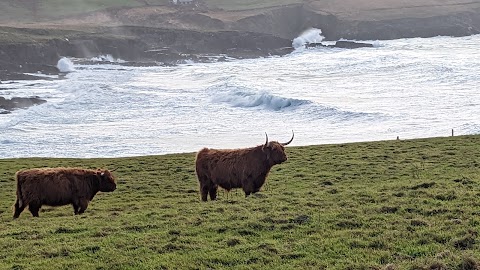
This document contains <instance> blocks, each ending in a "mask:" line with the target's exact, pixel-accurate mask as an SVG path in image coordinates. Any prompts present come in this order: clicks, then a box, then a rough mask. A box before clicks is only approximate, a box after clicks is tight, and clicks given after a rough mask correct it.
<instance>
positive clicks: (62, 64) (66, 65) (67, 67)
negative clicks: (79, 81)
mask: <svg viewBox="0 0 480 270" xmlns="http://www.w3.org/2000/svg"><path fill="white" fill-rule="evenodd" d="M57 68H58V70H59V71H60V72H65V73H66V72H72V71H75V66H74V65H73V62H72V61H70V59H68V58H67V57H62V58H61V59H60V60H58V62H57Z"/></svg>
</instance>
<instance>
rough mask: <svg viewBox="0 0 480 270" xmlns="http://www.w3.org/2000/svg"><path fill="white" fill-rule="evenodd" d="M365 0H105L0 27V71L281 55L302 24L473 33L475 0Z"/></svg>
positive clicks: (352, 35) (351, 31)
mask: <svg viewBox="0 0 480 270" xmlns="http://www.w3.org/2000/svg"><path fill="white" fill-rule="evenodd" d="M372 1H373V4H371V3H370V2H372ZM372 1H361V0H342V1H337V0H323V1H313V0H312V1H311V2H309V3H304V4H294V5H285V6H280V7H272V8H264V9H255V10H241V11H223V10H215V9H212V10H209V9H191V8H180V9H177V8H172V7H162V6H155V7H151V6H147V7H137V8H112V9H106V10H102V11H98V12H93V13H87V14H82V15H78V16H75V17H68V18H63V19H55V20H50V21H43V22H42V23H36V24H24V25H23V26H19V25H18V24H16V25H15V27H3V28H2V27H0V64H1V65H0V74H2V76H0V79H1V78H3V79H5V78H6V77H7V78H15V76H19V75H18V74H20V73H22V72H33V73H34V72H37V71H42V72H45V73H55V72H58V71H57V70H56V68H55V65H56V63H57V61H58V60H59V59H60V57H62V56H70V57H78V58H90V57H93V56H98V55H102V54H110V55H112V56H113V57H115V58H121V59H124V60H129V61H140V62H150V63H153V64H157V63H169V64H170V63H176V62H177V61H178V60H182V59H193V60H197V61H207V60H205V59H206V58H205V54H216V55H218V54H223V55H226V56H230V57H237V58H246V57H259V56H268V55H281V54H285V53H288V52H290V51H291V48H288V47H291V42H292V40H293V39H294V38H295V37H297V36H299V35H300V34H301V33H302V32H303V31H304V30H306V29H308V28H319V29H321V30H322V32H323V35H324V36H325V38H326V39H327V40H338V39H340V38H345V39H356V40H376V39H397V38H408V37H431V36H437V35H447V36H465V35H472V34H479V33H480V2H478V3H476V2H468V3H467V2H466V3H457V2H459V1H463V0H442V1H441V3H443V4H442V5H438V3H437V2H439V1H438V0H422V1H421V2H422V3H420V2H419V3H417V2H418V1H414V0H404V1H403V2H402V3H399V2H398V1H393V0H372ZM337 2H338V3H337ZM410 2H411V3H410ZM341 4H345V5H347V6H342V5H341ZM407 4H408V5H410V6H407ZM348 5H350V6H348ZM372 5H374V7H372ZM375 5H376V6H375ZM12 72H13V73H12ZM15 72H19V73H18V74H16V75H15ZM5 74H7V75H8V76H7V75H5Z"/></svg>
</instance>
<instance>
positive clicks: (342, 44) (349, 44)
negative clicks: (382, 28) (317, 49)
mask: <svg viewBox="0 0 480 270" xmlns="http://www.w3.org/2000/svg"><path fill="white" fill-rule="evenodd" d="M332 47H335V48H345V49H356V48H371V47H373V44H370V43H364V42H355V41H345V40H340V41H337V42H335V45H332Z"/></svg>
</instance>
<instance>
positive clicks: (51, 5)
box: [0, 0, 169, 22]
mask: <svg viewBox="0 0 480 270" xmlns="http://www.w3.org/2000/svg"><path fill="white" fill-rule="evenodd" d="M145 1H146V2H147V3H149V4H150V5H167V4H168V3H169V2H168V0H139V1H137V0H2V1H0V19H3V20H8V19H10V20H12V22H19V21H33V20H35V19H39V18H40V19H42V18H43V19H45V18H46V19H48V18H61V17H65V16H70V15H76V14H81V13H88V12H92V11H98V10H102V9H106V8H112V7H138V6H145Z"/></svg>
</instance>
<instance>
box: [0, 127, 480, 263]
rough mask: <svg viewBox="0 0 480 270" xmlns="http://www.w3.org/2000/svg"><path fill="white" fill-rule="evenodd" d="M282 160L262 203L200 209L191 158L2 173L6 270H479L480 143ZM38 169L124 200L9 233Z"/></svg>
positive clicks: (52, 216) (16, 163) (100, 198)
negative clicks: (85, 175)
mask: <svg viewBox="0 0 480 270" xmlns="http://www.w3.org/2000/svg"><path fill="white" fill-rule="evenodd" d="M287 152H288V156H289V160H288V161H287V162H286V163H284V164H282V165H279V166H276V167H273V169H272V171H271V173H270V176H269V178H268V182H267V184H266V185H265V186H264V189H263V190H262V192H260V193H259V194H258V195H256V196H251V197H249V198H244V196H243V193H242V192H241V191H232V192H230V194H229V195H228V198H227V194H226V193H224V192H223V191H220V194H219V199H218V201H215V202H210V201H209V202H206V203H204V202H201V201H200V197H199V193H198V184H197V180H196V177H195V173H194V154H178V155H165V156H147V157H133V158H118V159H46V158H29V159H3V160H0V269H82V270H83V269H208V268H210V269H478V267H479V257H480V244H479V239H478V238H477V237H478V233H479V229H480V200H479V199H478V198H479V195H480V174H479V172H480V136H460V137H448V138H431V139H421V140H408V141H383V142H368V143H354V144H340V145H320V146H309V147H289V148H287ZM43 166H51V167H56V166H81V167H86V168H96V167H104V168H116V167H119V169H118V170H117V171H116V176H117V178H118V179H119V180H118V188H117V190H116V191H114V192H113V193H99V194H97V196H96V197H95V198H94V199H93V201H92V203H91V204H90V205H89V208H88V209H87V211H86V212H85V214H84V215H80V216H74V215H73V210H72V208H71V206H64V207H56V208H53V207H43V208H42V211H41V212H40V218H32V217H31V215H30V213H29V212H28V210H26V211H24V213H22V215H21V216H20V218H19V219H17V220H12V209H11V206H12V204H13V203H14V200H15V182H14V179H13V175H14V173H15V171H17V170H19V169H22V168H32V167H43ZM442 266H443V267H444V268H441V267H442ZM435 267H437V268H435Z"/></svg>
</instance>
